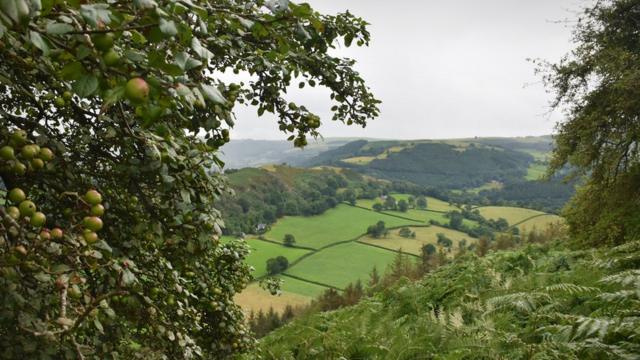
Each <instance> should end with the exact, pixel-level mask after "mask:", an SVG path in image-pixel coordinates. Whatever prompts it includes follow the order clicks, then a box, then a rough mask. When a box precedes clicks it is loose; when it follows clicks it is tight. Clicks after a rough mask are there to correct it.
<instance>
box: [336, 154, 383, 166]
mask: <svg viewBox="0 0 640 360" xmlns="http://www.w3.org/2000/svg"><path fill="white" fill-rule="evenodd" d="M375 159H376V157H375V156H356V157H352V158H348V159H342V161H344V162H346V163H349V164H356V165H366V164H368V163H370V162H372V161H373V160H375Z"/></svg>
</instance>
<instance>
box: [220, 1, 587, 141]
mask: <svg viewBox="0 0 640 360" xmlns="http://www.w3.org/2000/svg"><path fill="white" fill-rule="evenodd" d="M309 2H310V3H311V5H312V6H314V7H315V8H316V9H317V10H319V11H321V12H326V13H336V12H339V11H345V10H349V11H351V12H352V13H354V14H356V15H358V16H361V17H363V18H365V19H366V20H367V21H368V22H370V23H371V24H372V25H371V27H370V31H371V33H372V39H373V41H372V45H371V46H370V47H369V48H355V49H343V50H340V51H339V52H338V53H339V54H341V55H342V54H344V55H347V56H350V57H353V58H355V59H356V60H358V65H357V69H358V70H359V71H360V72H361V73H362V75H363V76H364V78H365V79H366V80H367V81H368V83H369V85H370V86H371V88H372V89H373V91H374V93H375V94H376V96H377V97H378V98H379V99H381V100H382V101H383V104H382V112H381V116H380V118H379V119H377V120H375V121H373V122H371V123H370V125H369V126H367V128H366V129H362V128H359V127H346V126H342V125H338V124H334V123H332V122H331V121H330V120H329V118H330V115H329V114H330V113H329V108H330V106H331V105H330V102H329V98H328V93H327V92H324V91H322V90H318V89H312V90H305V91H303V92H300V93H296V94H294V95H293V98H294V100H296V101H299V102H300V103H303V104H307V105H308V107H309V108H310V109H312V110H314V111H316V112H317V113H318V114H319V115H321V116H322V118H323V119H327V121H325V122H324V125H323V127H322V128H321V130H322V133H323V135H324V136H328V137H338V136H357V137H380V138H405V139H406V138H452V137H471V136H522V135H540V134H548V133H551V132H552V130H553V128H554V126H555V123H556V121H558V120H560V118H561V114H558V113H554V114H551V115H549V114H548V111H549V108H548V104H549V101H550V100H551V95H549V94H547V93H546V92H545V89H544V88H543V86H542V85H541V84H540V78H539V77H538V76H536V75H535V74H534V65H533V64H531V63H530V62H528V61H527V60H526V59H527V58H542V59H547V60H551V61H557V60H558V59H560V57H561V56H563V55H564V54H566V53H567V52H568V51H570V49H571V48H572V44H571V43H570V37H571V29H570V25H571V24H568V25H567V24H566V23H563V22H560V23H558V21H562V20H565V19H575V18H576V14H575V11H578V10H579V9H580V8H581V7H582V6H585V5H587V4H588V3H589V2H588V1H577V0H536V1H525V0H483V1H480V0H464V1H463V0H458V1H417V0H414V1H412V0H396V1H392V2H391V1H381V0H352V1H344V0H343V1H340V0H310V1H309ZM526 84H532V85H530V86H525V85H526ZM232 135H233V137H234V138H261V139H284V138H285V135H284V134H282V133H280V132H278V130H277V129H276V125H275V120H274V119H273V118H268V117H263V118H258V117H257V115H256V113H255V109H242V110H240V111H239V112H238V121H237V124H236V129H234V131H233V133H232Z"/></svg>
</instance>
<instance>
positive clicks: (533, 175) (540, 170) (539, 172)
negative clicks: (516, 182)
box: [525, 163, 547, 181]
mask: <svg viewBox="0 0 640 360" xmlns="http://www.w3.org/2000/svg"><path fill="white" fill-rule="evenodd" d="M546 172H547V165H544V164H540V163H533V164H531V165H530V166H529V168H528V169H527V176H526V177H525V178H526V179H527V180H530V181H534V180H540V178H542V176H543V175H544V174H545V173H546Z"/></svg>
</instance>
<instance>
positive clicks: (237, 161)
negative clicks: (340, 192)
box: [221, 138, 354, 169]
mask: <svg viewBox="0 0 640 360" xmlns="http://www.w3.org/2000/svg"><path fill="white" fill-rule="evenodd" d="M353 140H354V139H350V138H344V139H342V138H335V139H331V138H329V139H324V140H320V139H319V140H318V141H311V142H310V143H309V145H308V146H307V147H306V148H304V149H298V148H295V147H293V143H291V142H290V141H284V140H250V139H240V140H231V142H230V143H228V144H227V145H225V147H224V150H223V152H222V154H221V157H222V160H223V161H224V162H225V163H226V165H225V168H227V169H240V168H245V167H256V166H261V165H267V164H282V163H286V164H289V165H294V166H299V165H302V164H304V163H305V162H307V161H308V160H310V159H312V158H314V157H316V156H318V155H320V154H321V153H323V152H326V151H328V150H331V149H334V148H337V147H340V146H342V145H344V144H347V143H349V142H350V141H353Z"/></svg>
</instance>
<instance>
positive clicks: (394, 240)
mask: <svg viewBox="0 0 640 360" xmlns="http://www.w3.org/2000/svg"><path fill="white" fill-rule="evenodd" d="M411 230H412V231H414V232H415V233H416V237H415V239H413V238H404V237H402V236H400V235H398V231H399V230H392V231H391V232H390V233H389V236H387V237H386V238H382V239H374V238H371V237H368V236H363V237H362V238H361V239H360V240H359V241H361V242H364V243H367V244H371V245H376V246H381V247H384V248H387V249H390V250H394V251H397V250H400V249H401V250H402V251H403V252H406V253H410V254H414V255H420V254H421V253H422V246H424V245H426V244H434V245H435V244H437V241H438V234H439V233H442V234H444V235H446V236H447V237H448V238H449V239H451V240H453V247H452V249H453V250H452V253H451V255H453V254H454V252H455V251H457V249H458V242H459V241H460V240H463V239H464V240H466V241H467V245H471V244H472V243H474V242H476V241H477V240H476V239H474V238H472V237H470V236H469V235H467V234H465V233H463V232H460V231H456V230H451V229H447V228H443V227H440V226H429V227H412V228H411Z"/></svg>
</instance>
